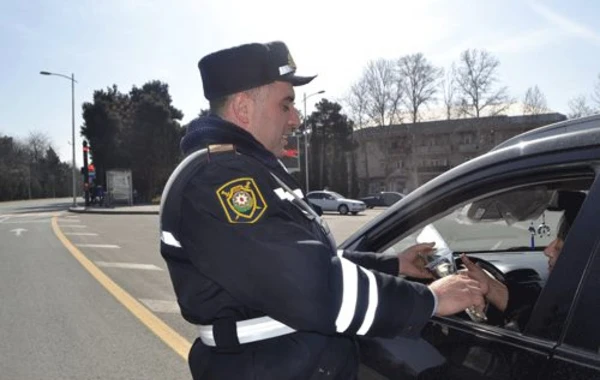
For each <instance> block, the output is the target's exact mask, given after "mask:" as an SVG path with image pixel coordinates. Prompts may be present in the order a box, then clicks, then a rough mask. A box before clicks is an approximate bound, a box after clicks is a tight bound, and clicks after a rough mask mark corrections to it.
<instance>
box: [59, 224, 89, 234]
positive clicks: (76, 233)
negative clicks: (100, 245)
mask: <svg viewBox="0 0 600 380" xmlns="http://www.w3.org/2000/svg"><path fill="white" fill-rule="evenodd" d="M61 227H62V226H61ZM65 235H69V236H98V234H95V233H93V232H67V233H65Z"/></svg>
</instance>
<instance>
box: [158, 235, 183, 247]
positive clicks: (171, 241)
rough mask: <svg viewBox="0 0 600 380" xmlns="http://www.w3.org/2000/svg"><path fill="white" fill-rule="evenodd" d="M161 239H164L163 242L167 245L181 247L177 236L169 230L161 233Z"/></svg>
mask: <svg viewBox="0 0 600 380" xmlns="http://www.w3.org/2000/svg"><path fill="white" fill-rule="evenodd" d="M160 240H162V242H163V243H165V244H166V245H170V246H172V247H177V248H181V244H180V243H179V242H178V241H177V239H175V236H173V234H172V233H170V232H168V231H163V232H162V233H161V237H160Z"/></svg>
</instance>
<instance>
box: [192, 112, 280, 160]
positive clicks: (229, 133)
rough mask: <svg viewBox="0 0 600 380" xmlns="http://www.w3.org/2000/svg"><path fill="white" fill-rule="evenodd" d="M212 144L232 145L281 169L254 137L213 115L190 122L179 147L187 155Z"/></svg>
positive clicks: (271, 155)
mask: <svg viewBox="0 0 600 380" xmlns="http://www.w3.org/2000/svg"><path fill="white" fill-rule="evenodd" d="M212 144H233V145H235V146H236V148H237V150H238V151H239V152H240V153H242V154H246V155H249V156H252V157H254V158H256V159H258V160H260V161H261V162H263V163H264V164H266V165H268V166H270V167H274V168H278V169H281V164H280V162H279V160H278V159H277V157H275V155H274V154H273V153H271V152H269V151H268V150H267V149H266V148H265V147H264V146H263V145H262V144H261V143H260V142H258V140H256V139H255V138H254V136H252V135H251V134H250V133H249V132H247V131H246V130H244V129H242V128H240V127H238V126H237V125H235V124H233V123H230V122H228V121H226V120H223V119H222V118H220V117H219V116H216V115H213V114H210V115H208V116H203V117H199V118H197V119H194V120H192V121H191V122H190V124H189V126H188V129H187V132H186V134H185V136H184V137H183V138H182V139H181V144H180V146H181V150H182V152H183V153H184V154H185V155H188V154H189V153H191V152H193V151H195V150H198V149H203V148H206V147H208V146H209V145H212Z"/></svg>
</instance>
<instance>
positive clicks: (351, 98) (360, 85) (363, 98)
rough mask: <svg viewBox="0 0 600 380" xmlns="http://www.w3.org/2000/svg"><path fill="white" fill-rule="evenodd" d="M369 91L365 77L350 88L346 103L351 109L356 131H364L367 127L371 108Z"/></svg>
mask: <svg viewBox="0 0 600 380" xmlns="http://www.w3.org/2000/svg"><path fill="white" fill-rule="evenodd" d="M368 91H369V88H368V85H367V81H366V77H363V78H361V79H360V80H359V81H358V82H356V83H354V84H353V85H352V87H350V91H349V92H348V95H347V96H346V99H345V103H346V105H347V106H348V108H349V109H350V117H351V118H352V120H353V121H354V129H362V128H364V127H365V126H366V125H367V122H368V115H367V109H368V107H369V98H368Z"/></svg>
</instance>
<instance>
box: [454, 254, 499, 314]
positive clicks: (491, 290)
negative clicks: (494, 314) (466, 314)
mask: <svg viewBox="0 0 600 380" xmlns="http://www.w3.org/2000/svg"><path fill="white" fill-rule="evenodd" d="M460 259H461V260H462V262H463V264H464V265H465V267H467V270H461V271H459V273H460V274H461V275H462V276H465V277H469V278H470V279H473V280H475V281H477V282H479V284H480V286H481V291H482V292H483V295H484V296H485V297H486V299H487V300H488V301H490V302H491V303H492V304H493V305H494V306H495V307H496V308H497V309H499V310H500V311H504V310H506V307H507V305H508V298H509V297H510V294H509V293H508V288H507V287H506V285H504V284H503V283H502V282H500V281H499V280H498V279H496V278H495V277H492V276H491V275H489V274H488V273H486V272H485V271H484V270H483V269H482V268H481V267H480V266H479V265H477V264H475V263H474V262H472V261H471V260H470V259H469V258H468V257H467V255H465V254H464V253H463V254H462V255H461V256H460Z"/></svg>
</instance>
